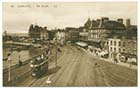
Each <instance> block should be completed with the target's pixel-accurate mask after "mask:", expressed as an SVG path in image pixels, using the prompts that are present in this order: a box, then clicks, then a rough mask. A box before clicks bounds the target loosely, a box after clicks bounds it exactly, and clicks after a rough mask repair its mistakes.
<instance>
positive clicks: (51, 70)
mask: <svg viewBox="0 0 140 89" xmlns="http://www.w3.org/2000/svg"><path fill="white" fill-rule="evenodd" d="M60 68H61V67H60V66H57V67H54V68H51V69H48V72H47V75H50V74H53V73H56V72H58V70H59V69H60Z"/></svg>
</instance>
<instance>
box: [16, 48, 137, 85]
mask: <svg viewBox="0 0 140 89" xmlns="http://www.w3.org/2000/svg"><path fill="white" fill-rule="evenodd" d="M47 81H50V83H48V82H47ZM17 86H24V87H25V86H32V87H39V86H42V87H44V86H60V87H61V86H62V87H63V86H89V87H92V86H137V70H134V69H129V68H127V67H123V66H120V65H117V64H114V63H110V62H106V61H104V60H100V59H99V58H97V57H93V56H91V55H90V54H87V53H86V52H85V51H83V50H82V49H79V48H77V47H75V46H64V48H62V53H61V55H60V57H59V58H58V66H57V67H55V66H54V65H53V64H49V71H48V73H47V74H44V75H43V76H42V77H41V78H38V79H37V78H34V77H32V76H29V77H28V78H26V79H25V80H24V81H22V82H21V83H19V84H18V85H17Z"/></svg>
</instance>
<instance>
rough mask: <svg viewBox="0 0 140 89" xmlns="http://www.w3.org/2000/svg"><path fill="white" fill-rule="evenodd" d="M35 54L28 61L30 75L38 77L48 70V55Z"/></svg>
mask: <svg viewBox="0 0 140 89" xmlns="http://www.w3.org/2000/svg"><path fill="white" fill-rule="evenodd" d="M42 56H43V55H41V56H37V57H35V58H33V59H32V60H31V62H30V67H31V75H32V76H33V77H37V78H38V77H40V76H42V75H43V74H45V73H46V72H47V71H48V57H42Z"/></svg>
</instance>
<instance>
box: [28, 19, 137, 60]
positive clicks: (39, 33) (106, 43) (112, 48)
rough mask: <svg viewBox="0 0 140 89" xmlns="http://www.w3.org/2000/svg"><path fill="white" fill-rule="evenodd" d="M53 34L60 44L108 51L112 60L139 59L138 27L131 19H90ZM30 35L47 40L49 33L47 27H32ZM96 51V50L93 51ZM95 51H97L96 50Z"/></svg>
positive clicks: (57, 30)
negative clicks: (73, 43) (81, 43)
mask: <svg viewBox="0 0 140 89" xmlns="http://www.w3.org/2000/svg"><path fill="white" fill-rule="evenodd" d="M54 31H55V32H54V33H55V34H53V35H54V36H53V37H55V38H57V40H58V42H60V43H63V42H65V41H71V42H76V41H84V42H87V43H88V44H89V45H90V46H94V47H93V48H100V49H101V50H100V51H107V52H108V54H109V58H110V59H115V58H116V57H118V59H120V58H119V57H120V56H122V55H123V56H125V58H126V59H127V58H132V57H134V58H136V59H137V26H134V25H131V21H130V19H127V20H126V24H125V25H124V20H123V19H122V18H119V19H117V20H116V21H115V20H110V19H109V18H107V17H102V18H100V19H96V20H91V19H90V18H89V19H88V20H87V21H86V22H85V24H84V25H83V26H81V27H79V28H74V27H66V28H65V29H56V30H54ZM29 35H30V37H31V38H34V39H37V38H39V39H41V40H47V39H48V38H49V36H48V35H49V33H48V30H47V27H44V28H42V27H39V26H36V25H35V26H33V25H31V26H30V28H29ZM93 50H94V49H93ZM95 51H97V50H96V49H95Z"/></svg>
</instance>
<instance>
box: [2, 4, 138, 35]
mask: <svg viewBox="0 0 140 89" xmlns="http://www.w3.org/2000/svg"><path fill="white" fill-rule="evenodd" d="M2 14H3V31H4V30H6V31H7V32H9V33H11V32H12V33H15V32H18V33H21V32H22V33H27V32H28V28H29V26H30V24H38V25H40V26H47V27H48V29H54V28H55V27H56V28H65V27H79V26H83V25H84V23H85V22H86V21H87V19H88V17H90V18H91V19H97V18H101V17H109V18H110V19H112V20H116V19H117V18H123V19H124V20H126V19H127V18H130V19H131V24H133V25H137V3H136V2H106V3H104V2H89V3H88V2H87V3H85V2H84V3H82V2H81V3H80V2H79V3H51V2H49V3H45V2H43V3H37V2H36V3H29V2H28V3H25V2H24V3H21V2H20V3H12V2H11V3H3V13H2ZM124 24H125V21H124Z"/></svg>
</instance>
